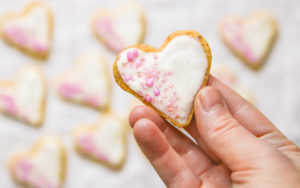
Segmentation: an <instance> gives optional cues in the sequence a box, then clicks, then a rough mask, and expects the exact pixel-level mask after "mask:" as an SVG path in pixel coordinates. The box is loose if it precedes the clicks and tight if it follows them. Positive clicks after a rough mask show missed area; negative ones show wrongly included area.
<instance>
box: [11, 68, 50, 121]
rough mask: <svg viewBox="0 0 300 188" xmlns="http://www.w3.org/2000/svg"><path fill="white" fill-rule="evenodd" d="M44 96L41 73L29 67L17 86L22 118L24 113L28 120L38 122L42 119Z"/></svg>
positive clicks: (17, 99) (16, 93) (16, 94)
mask: <svg viewBox="0 0 300 188" xmlns="http://www.w3.org/2000/svg"><path fill="white" fill-rule="evenodd" d="M44 96H45V87H44V82H43V78H42V77H41V73H39V72H37V71H36V70H34V69H32V70H29V69H28V70H27V71H26V72H24V73H23V75H22V77H21V78H20V79H19V80H18V82H17V83H16V88H15V97H16V102H17V106H18V108H19V116H20V118H22V115H23V114H24V115H25V117H26V119H27V120H28V121H30V122H32V123H35V122H37V121H38V120H39V119H40V114H41V110H42V103H43V102H44V100H45V99H44Z"/></svg>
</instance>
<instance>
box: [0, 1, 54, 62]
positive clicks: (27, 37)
mask: <svg viewBox="0 0 300 188" xmlns="http://www.w3.org/2000/svg"><path fill="white" fill-rule="evenodd" d="M52 17H53V16H52V12H51V10H50V9H49V8H48V7H47V6H46V5H44V4H42V3H39V2H34V3H31V4H28V5H27V6H26V8H25V9H24V11H23V12H21V13H19V14H18V13H10V14H6V15H4V16H3V17H2V19H1V22H0V24H1V29H0V32H1V36H2V38H3V39H4V40H5V41H6V42H7V43H8V44H11V45H12V46H14V47H16V48H18V49H20V50H21V51H23V52H25V53H26V54H28V55H31V56H33V57H36V58H41V59H45V58H47V56H48V53H49V50H50V42H51V36H52V27H53V18H52Z"/></svg>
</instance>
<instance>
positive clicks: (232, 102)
mask: <svg viewBox="0 0 300 188" xmlns="http://www.w3.org/2000/svg"><path fill="white" fill-rule="evenodd" d="M194 109H195V118H194V119H193V120H192V122H191V124H190V125H189V126H188V127H186V128H185V130H186V131H187V133H188V134H189V135H190V136H191V137H192V138H193V139H194V140H195V141H196V142H193V141H192V139H190V138H189V137H188V136H186V135H184V134H183V133H181V132H180V131H178V130H177V129H176V128H174V127H173V126H171V125H170V124H169V123H168V122H166V121H165V120H163V119H162V118H161V117H160V116H159V115H158V114H157V113H156V112H155V111H154V110H153V109H152V108H150V107H146V106H138V107H136V108H134V109H133V111H132V112H131V114H130V117H129V122H130V125H131V126H132V127H133V131H134V136H135V139H136V141H137V143H138V145H139V146H140V148H141V150H142V151H143V152H144V154H145V155H146V157H147V158H148V159H149V161H150V162H151V164H152V166H153V167H154V168H155V170H156V171H157V173H158V174H159V176H160V177H161V179H162V180H163V181H164V183H165V184H166V185H167V186H168V187H172V188H174V187H189V188H192V187H255V188H257V187H263V188H268V187H271V188H276V187H280V188H288V187H300V149H299V148H298V147H297V146H296V145H295V144H294V143H293V142H291V141H289V140H288V139H287V138H286V137H285V136H284V135H283V134H282V133H281V132H280V131H279V130H278V129H277V128H276V127H275V126H274V125H273V124H272V123H271V122H270V121H269V120H268V119H267V118H266V117H265V116H264V115H263V114H261V113H260V112H259V111H258V110H257V109H256V108H255V107H253V106H252V105H251V104H250V103H248V102H247V101H246V100H244V99H243V98H242V97H240V96H239V95H238V94H237V93H235V92H234V91H233V90H231V89H230V88H229V87H227V86H226V85H224V84H223V83H221V82H220V81H218V80H217V79H216V78H214V77H213V76H210V78H209V80H208V86H207V87H204V88H202V89H201V90H200V91H199V92H198V94H197V96H196V98H195V102H194Z"/></svg>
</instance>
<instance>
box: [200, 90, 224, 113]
mask: <svg viewBox="0 0 300 188" xmlns="http://www.w3.org/2000/svg"><path fill="white" fill-rule="evenodd" d="M198 100H200V104H201V106H202V108H203V109H204V110H205V111H206V112H209V111H210V110H212V109H213V108H215V107H216V106H219V105H224V102H223V97H222V95H221V93H220V92H219V91H218V90H217V89H215V88H214V87H211V86H207V87H204V88H202V89H201V90H200V93H199V95H198Z"/></svg>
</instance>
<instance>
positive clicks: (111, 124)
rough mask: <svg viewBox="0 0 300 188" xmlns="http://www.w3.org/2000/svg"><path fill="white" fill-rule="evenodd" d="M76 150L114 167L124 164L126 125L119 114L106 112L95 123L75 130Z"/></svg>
mask: <svg viewBox="0 0 300 188" xmlns="http://www.w3.org/2000/svg"><path fill="white" fill-rule="evenodd" d="M74 141H75V148H76V150H77V151H78V152H79V153H80V154H82V155H84V156H86V157H88V158H90V159H93V160H95V161H97V162H101V163H103V164H106V165H108V166H109V167H112V168H119V167H121V166H122V165H123V163H124V160H125V156H126V142H127V136H126V127H125V123H124V122H123V121H122V120H121V119H119V118H118V117H117V116H115V115H112V114H104V115H103V116H101V117H100V119H99V120H98V121H97V122H96V123H95V124H94V125H82V126H80V127H78V128H76V129H75V130H74Z"/></svg>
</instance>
